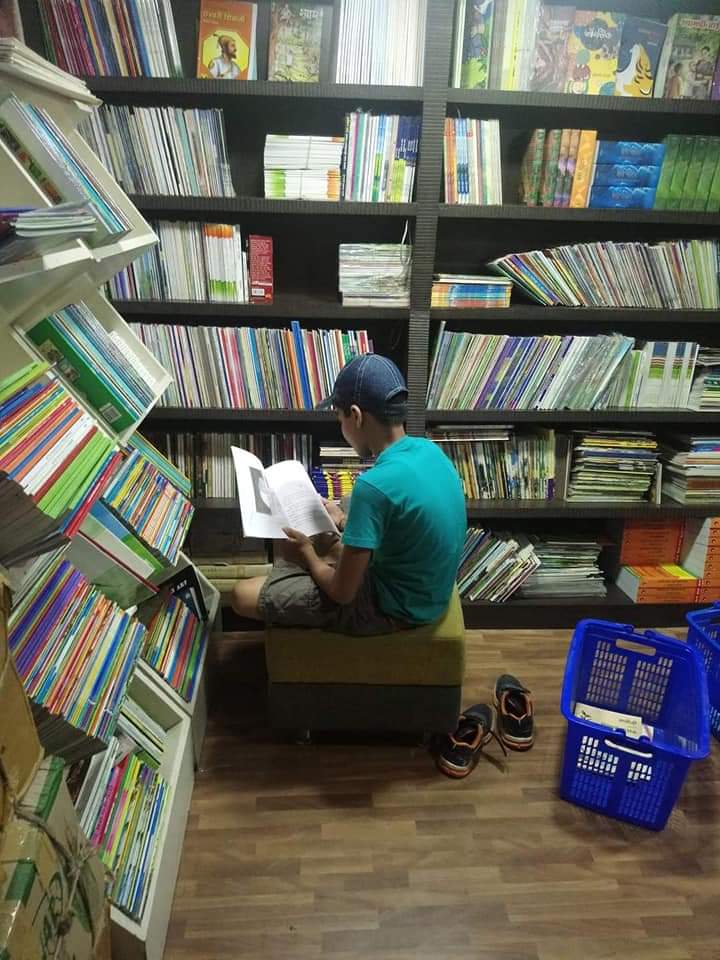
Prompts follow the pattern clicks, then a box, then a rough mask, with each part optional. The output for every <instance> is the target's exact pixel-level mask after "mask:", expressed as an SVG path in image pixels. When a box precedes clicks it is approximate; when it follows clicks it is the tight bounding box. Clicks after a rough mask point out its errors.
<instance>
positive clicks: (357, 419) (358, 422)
mask: <svg viewBox="0 0 720 960" xmlns="http://www.w3.org/2000/svg"><path fill="white" fill-rule="evenodd" d="M350 416H351V417H352V419H353V423H354V424H355V426H356V427H358V428H359V427H362V425H363V412H362V410H361V409H360V407H358V405H357V404H355V403H353V405H352V406H351V407H350Z"/></svg>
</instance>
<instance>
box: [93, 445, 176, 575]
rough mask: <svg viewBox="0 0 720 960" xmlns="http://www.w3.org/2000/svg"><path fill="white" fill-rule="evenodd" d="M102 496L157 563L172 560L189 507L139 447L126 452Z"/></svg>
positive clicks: (174, 559) (169, 563)
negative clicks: (123, 460) (155, 558)
mask: <svg viewBox="0 0 720 960" xmlns="http://www.w3.org/2000/svg"><path fill="white" fill-rule="evenodd" d="M102 499H103V503H104V504H105V505H106V506H107V507H109V508H110V510H112V512H113V513H114V514H115V515H116V516H117V517H119V518H120V520H122V522H123V523H124V524H125V525H126V526H127V527H128V528H129V529H130V530H131V531H132V532H133V533H134V534H135V535H136V536H137V537H139V538H140V540H141V541H142V542H143V543H144V544H145V545H146V546H147V547H148V548H149V549H150V550H151V551H152V552H153V553H154V554H155V556H156V557H158V559H159V560H160V562H161V563H164V564H166V565H168V566H172V565H173V564H175V563H176V561H177V559H178V554H179V553H180V548H181V547H182V545H183V542H184V540H185V537H186V536H187V532H188V528H189V526H190V521H191V520H192V516H193V506H192V504H191V503H190V501H189V500H188V499H187V497H185V496H184V495H183V494H182V493H180V491H179V490H176V489H175V487H174V486H173V485H172V483H171V482H170V481H169V480H168V479H167V478H166V477H165V476H164V474H163V473H162V472H161V471H159V470H158V469H157V467H156V466H155V465H154V464H153V463H151V462H150V461H149V460H148V459H147V458H146V457H145V456H144V455H143V454H142V453H140V451H139V450H133V451H132V452H131V453H130V454H129V456H128V457H127V458H126V460H125V462H124V463H123V464H122V466H121V467H120V469H119V470H118V472H117V474H116V475H115V477H114V478H113V480H112V483H111V484H110V486H109V487H108V489H107V490H105V491H104V493H103V495H102Z"/></svg>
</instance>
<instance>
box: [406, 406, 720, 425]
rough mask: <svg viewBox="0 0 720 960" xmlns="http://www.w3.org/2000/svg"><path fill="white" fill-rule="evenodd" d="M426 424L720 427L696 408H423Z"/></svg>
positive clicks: (719, 418) (719, 416)
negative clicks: (660, 424)
mask: <svg viewBox="0 0 720 960" xmlns="http://www.w3.org/2000/svg"><path fill="white" fill-rule="evenodd" d="M425 419H426V422H427V424H428V425H429V426H437V425H438V424H442V425H448V426H451V425H452V424H463V425H469V424H473V423H477V424H483V423H539V424H544V425H545V426H552V425H553V424H556V423H557V424H565V423H568V424H578V425H579V426H586V427H601V426H611V425H612V424H621V425H622V426H635V427H636V428H637V427H640V426H642V425H643V424H659V423H662V424H671V425H673V426H675V425H677V426H680V427H690V426H693V427H698V426H701V427H702V426H706V427H708V428H712V427H713V426H714V427H716V428H717V427H720V413H715V412H713V413H708V412H707V411H699V410H675V409H667V410H661V409H652V410H642V409H638V410H427V411H426V416H425Z"/></svg>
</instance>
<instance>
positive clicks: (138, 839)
mask: <svg viewBox="0 0 720 960" xmlns="http://www.w3.org/2000/svg"><path fill="white" fill-rule="evenodd" d="M166 740H167V735H166V732H165V730H164V729H163V728H162V727H161V726H160V724H158V723H157V722H156V721H155V720H153V718H152V717H151V716H150V715H149V714H148V713H147V712H146V711H145V710H143V708H142V707H140V705H139V704H137V703H136V702H135V701H134V700H133V699H132V698H131V697H130V696H127V697H126V698H125V700H124V702H123V704H122V709H121V712H120V716H119V718H118V724H117V728H116V733H115V735H114V736H113V737H112V738H111V740H110V742H109V744H108V747H107V749H106V750H105V752H104V753H102V754H98V755H97V756H96V757H93V759H92V761H91V764H90V767H89V768H88V771H87V774H86V776H85V780H84V782H83V785H82V787H81V789H80V793H79V795H78V799H77V801H76V804H75V807H76V810H77V812H78V815H79V817H80V824H81V826H82V828H83V830H84V831H85V834H86V836H87V837H88V838H89V839H90V842H91V843H92V844H93V846H94V847H95V848H96V849H97V850H98V852H99V854H100V857H101V859H102V861H103V863H104V864H105V866H106V867H107V868H108V870H109V871H110V874H111V876H112V888H111V890H110V898H111V900H112V902H113V904H114V905H115V906H116V907H118V908H119V909H120V910H122V911H123V912H124V913H126V914H127V915H128V916H130V917H132V918H133V919H135V920H139V919H140V918H141V917H142V915H143V911H144V908H145V904H146V902H147V896H148V892H149V889H150V884H151V881H152V878H153V874H154V872H155V868H156V858H157V841H158V836H159V834H160V833H161V830H162V827H163V823H164V819H165V817H166V816H167V812H168V807H169V802H170V787H169V784H168V783H167V781H166V780H165V778H164V777H163V776H162V775H161V774H160V773H159V767H160V764H161V762H162V756H163V750H164V748H165V744H166Z"/></svg>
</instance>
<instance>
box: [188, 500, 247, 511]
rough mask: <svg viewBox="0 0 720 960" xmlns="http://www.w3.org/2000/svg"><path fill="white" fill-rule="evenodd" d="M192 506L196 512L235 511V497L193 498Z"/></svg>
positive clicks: (236, 505) (237, 506)
mask: <svg viewBox="0 0 720 960" xmlns="http://www.w3.org/2000/svg"><path fill="white" fill-rule="evenodd" d="M193 506H194V507H195V509H196V510H237V509H239V505H238V500H237V497H195V498H194V499H193Z"/></svg>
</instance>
